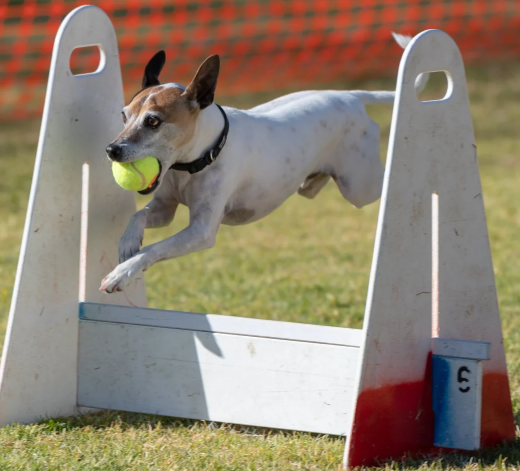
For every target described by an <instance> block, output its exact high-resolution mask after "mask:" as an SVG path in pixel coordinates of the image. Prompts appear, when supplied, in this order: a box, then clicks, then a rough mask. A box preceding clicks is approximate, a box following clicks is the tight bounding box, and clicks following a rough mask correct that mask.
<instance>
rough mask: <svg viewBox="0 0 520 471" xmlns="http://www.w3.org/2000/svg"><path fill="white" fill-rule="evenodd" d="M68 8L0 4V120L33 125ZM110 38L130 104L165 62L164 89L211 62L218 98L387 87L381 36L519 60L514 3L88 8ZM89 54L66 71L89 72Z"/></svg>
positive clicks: (303, 0) (387, 42)
mask: <svg viewBox="0 0 520 471" xmlns="http://www.w3.org/2000/svg"><path fill="white" fill-rule="evenodd" d="M82 3H83V2H79V1H77V0H0V119H6V118H7V119H13V118H24V117H30V116H35V115H38V114H39V113H40V112H41V109H42V106H43V99H44V94H45V87H46V82H47V77H48V71H49V64H50V58H51V52H52V46H53V42H54V36H55V34H56V32H57V30H58V27H59V25H60V22H61V21H62V19H63V18H64V17H65V16H66V15H67V13H69V12H70V11H71V10H72V9H74V8H75V7H77V6H79V5H81V4H82ZM92 3H93V4H95V5H98V6H100V7H101V8H103V10H104V11H105V12H107V14H108V15H109V16H110V18H111V19H112V21H113V23H114V26H115V28H116V31H117V37H118V42H119V51H120V58H121V67H122V73H123V81H124V83H125V93H126V94H127V95H129V94H131V93H132V92H135V91H136V90H138V89H139V84H140V80H141V76H142V73H143V68H144V65H145V64H146V62H147V61H148V59H149V58H150V57H151V56H152V55H153V54H154V53H155V52H156V51H157V50H159V49H165V50H166V52H167V57H168V59H167V64H166V66H165V69H164V71H163V74H162V77H163V79H164V80H165V81H176V82H179V83H184V84H186V83H187V82H188V81H189V80H190V78H191V77H192V75H193V73H194V72H195V70H196V68H197V66H198V65H199V63H200V62H201V61H202V60H203V59H204V58H205V57H207V56H208V55H210V54H212V53H218V54H220V55H221V59H222V72H221V78H220V80H219V90H218V92H219V93H220V94H221V95H222V94H233V93H241V92H255V91H261V90H268V89H273V88H278V89H283V88H288V87H293V88H294V87H305V86H309V85H310V84H319V83H323V84H325V83H331V82H333V81H336V80H344V79H353V78H360V77H367V76H382V75H386V76H388V75H395V73H396V71H397V67H398V64H399V59H400V57H401V53H402V51H401V50H400V48H399V47H398V46H396V45H395V44H394V43H393V40H392V38H391V35H390V32H391V31H397V32H400V33H407V34H416V33H418V32H420V31H422V30H425V29H429V28H439V29H442V30H444V31H446V32H447V33H449V34H450V35H451V36H452V37H453V38H454V39H455V40H456V41H457V43H458V45H459V47H460V48H461V50H462V53H463V55H464V58H465V60H466V62H467V63H469V62H476V61H478V62H491V61H504V60H517V59H518V57H519V56H520V40H519V39H518V33H517V32H518V31H520V2H518V0H357V1H355V0H286V1H280V0H220V1H218V0H214V1H210V0H201V1H190V0H175V1H172V0H169V1H166V0H102V1H97V0H93V1H92ZM97 57H98V56H97V55H96V54H87V53H85V54H78V57H77V58H75V60H76V63H75V65H76V66H77V67H78V68H79V70H82V68H85V69H91V70H92V69H95V67H96V64H97V60H98V59H97Z"/></svg>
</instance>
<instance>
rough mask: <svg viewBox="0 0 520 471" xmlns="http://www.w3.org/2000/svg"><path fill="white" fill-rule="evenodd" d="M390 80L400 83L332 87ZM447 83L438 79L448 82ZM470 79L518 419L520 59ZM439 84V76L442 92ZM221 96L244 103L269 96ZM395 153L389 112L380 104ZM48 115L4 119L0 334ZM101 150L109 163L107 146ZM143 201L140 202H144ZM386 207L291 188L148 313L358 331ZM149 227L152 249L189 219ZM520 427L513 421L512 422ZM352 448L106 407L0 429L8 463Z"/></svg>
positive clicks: (185, 267) (164, 282)
mask: <svg viewBox="0 0 520 471" xmlns="http://www.w3.org/2000/svg"><path fill="white" fill-rule="evenodd" d="M336 86H337V87H338V88H353V87H354V86H355V87H356V88H357V87H360V88H368V89H377V88H387V89H388V88H393V87H394V82H392V81H371V82H365V83H356V84H336ZM439 86H440V85H439ZM468 86H469V90H470V100H471V104H472V113H473V118H474V126H475V133H476V139H477V144H478V155H479V162H480V168H481V174H482V184H483V188H484V200H485V204H486V209H487V217H488V223H489V231H490V238H491V247H492V251H493V260H494V267H495V273H496V281H497V289H498V294H499V301H500V307H501V313H502V323H503V328H504V336H505V345H506V351H507V355H508V365H509V373H510V381H511V389H512V394H513V401H514V408H515V414H517V415H518V413H519V411H520V368H519V365H520V325H519V324H520V290H519V289H518V287H519V286H520V270H519V269H518V264H517V263H516V262H517V254H518V249H519V248H520V209H519V205H518V199H517V198H519V196H520V133H519V129H520V128H519V123H520V67H518V66H507V67H506V66H503V67H492V68H475V69H470V70H469V71H468ZM435 89H436V84H435V83H434V84H433V91H435ZM274 96H275V95H274V94H263V95H255V96H253V97H252V96H247V97H234V98H229V99H222V100H220V103H222V104H225V105H234V106H239V107H247V106H251V105H254V104H255V103H259V102H262V101H265V100H267V99H270V98H272V97H274ZM370 113H371V115H372V116H373V117H374V119H375V120H376V121H377V122H379V123H380V125H381V130H382V134H383V138H382V142H383V143H384V145H383V149H382V155H383V156H384V155H385V152H386V147H385V145H386V141H387V138H388V131H389V127H390V116H391V107H388V106H383V107H373V108H371V109H370ZM38 128H39V123H36V122H31V123H27V122H16V123H6V124H5V125H4V123H2V124H1V125H0V175H2V179H0V221H1V223H0V339H2V338H3V336H4V332H5V326H6V322H7V314H8V310H9V303H10V298H11V293H12V288H13V283H14V276H15V271H16V264H17V259H18V252H19V247H20V239H21V235H22V230H23V223H24V218H25V211H26V207H27V199H28V195H29V188H30V182H31V175H32V169H33V162H34V156H35V150H36V143H37V138H38ZM100 158H103V153H102V150H100ZM145 201H146V200H145V199H144V198H143V199H139V201H138V204H139V205H140V206H142V205H143V204H144V203H145ZM377 212H378V204H377V203H376V204H373V205H371V206H369V207H367V208H364V209H362V210H355V209H354V208H352V207H351V206H350V205H349V204H348V203H346V202H345V201H344V200H343V199H342V198H341V197H340V195H339V192H338V190H337V188H336V187H335V186H334V185H331V184H329V185H328V186H327V187H326V188H325V189H324V191H323V192H322V193H321V194H320V195H319V196H318V197H317V198H316V199H315V200H313V201H308V200H306V199H304V198H301V197H298V196H294V197H292V198H291V199H290V200H289V201H287V202H286V203H285V204H284V205H283V206H282V207H281V208H280V209H278V210H277V211H276V212H275V213H274V214H272V215H270V216H269V217H267V218H265V219H264V220H261V221H259V222H257V223H254V224H251V225H249V226H244V227H225V226H224V227H222V228H221V230H220V232H219V235H218V238H217V245H216V247H215V248H213V249H212V250H208V251H204V252H200V253H196V254H192V255H189V256H186V257H183V258H180V259H177V260H172V261H168V262H163V263H161V264H158V265H156V266H154V267H153V268H152V269H150V270H149V271H148V272H147V287H148V297H149V304H150V306H151V307H156V308H162V309H182V310H187V311H195V312H211V313H219V314H228V315H233V316H248V317H256V318H266V319H277V320H285V321H296V322H305V323H315V324H325V325H333V326H348V327H361V323H362V318H363V311H364V303H365V297H366V291H367V285H368V273H369V267H370V260H371V256H372V247H373V239H374V231H375V224H376V218H377ZM187 216H188V214H187V211H186V210H185V208H182V209H181V210H180V211H179V212H178V216H177V217H176V220H175V222H174V223H173V225H172V227H169V228H165V229H161V230H156V231H150V232H147V234H146V238H145V243H150V242H153V241H156V240H159V239H162V238H164V237H165V236H167V235H169V234H171V233H173V232H176V231H177V230H179V229H181V228H182V227H184V226H185V225H186V223H187ZM517 423H518V422H517ZM343 446H344V442H343V440H342V439H340V438H338V437H328V436H316V435H311V434H302V433H285V432H276V431H265V430H257V429H253V428H241V427H231V426H227V425H221V424H213V423H202V422H196V421H178V420H175V419H168V418H164V417H160V418H159V417H152V416H145V415H139V414H127V413H116V412H103V413H100V414H95V415H90V416H85V417H82V418H79V419H55V420H47V421H45V422H42V423H40V424H37V425H31V426H11V427H5V428H3V429H0V470H2V471H3V470H64V469H67V470H91V469H103V470H169V469H172V470H173V469H175V470H196V469H208V470H267V469H273V470H298V469H305V470H325V469H338V468H339V465H340V462H341V457H342V453H343ZM386 467H387V468H392V469H397V468H399V469H405V468H406V469H408V468H410V469H412V468H413V469H416V468H419V469H441V468H443V469H459V468H465V469H482V468H489V469H503V468H505V467H514V468H518V467H520V441H519V440H517V442H515V443H513V444H510V445H507V446H505V447H502V448H499V449H496V450H491V451H488V452H485V453H475V454H468V455H452V456H449V457H447V458H444V459H442V460H441V459H435V458H432V459H428V460H426V461H424V460H418V461H412V460H408V461H403V462H393V463H392V462H390V463H387V464H386Z"/></svg>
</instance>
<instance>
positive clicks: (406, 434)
mask: <svg viewBox="0 0 520 471" xmlns="http://www.w3.org/2000/svg"><path fill="white" fill-rule="evenodd" d="M431 371H432V370H431V354H430V355H429V356H428V360H427V366H426V372H425V375H424V378H425V379H423V380H422V381H416V382H409V383H401V384H394V385H391V386H384V387H381V388H377V389H368V390H365V391H362V392H361V394H360V395H359V397H358V400H357V405H356V410H355V415H354V425H353V427H352V437H351V439H350V452H349V457H348V466H349V467H354V466H372V465H375V464H377V463H378V462H379V461H381V460H385V459H389V458H393V459H399V458H401V457H404V456H406V455H414V454H418V453H419V452H424V450H431V449H432V448H433V447H432V444H433V410H432V380H431V377H432V373H431Z"/></svg>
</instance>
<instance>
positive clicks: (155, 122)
mask: <svg viewBox="0 0 520 471" xmlns="http://www.w3.org/2000/svg"><path fill="white" fill-rule="evenodd" d="M159 124H161V120H160V119H159V118H157V116H148V118H146V125H147V126H148V127H149V128H152V129H153V128H156V127H157V126H159Z"/></svg>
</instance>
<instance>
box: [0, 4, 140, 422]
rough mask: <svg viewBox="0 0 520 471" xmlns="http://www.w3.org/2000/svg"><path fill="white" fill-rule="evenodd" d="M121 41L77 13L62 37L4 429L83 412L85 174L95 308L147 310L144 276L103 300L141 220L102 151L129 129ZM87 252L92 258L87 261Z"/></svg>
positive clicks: (99, 16)
mask: <svg viewBox="0 0 520 471" xmlns="http://www.w3.org/2000/svg"><path fill="white" fill-rule="evenodd" d="M91 44H99V45H100V47H101V50H102V54H101V59H102V66H100V70H97V71H96V72H93V73H90V74H84V75H72V74H71V73H70V55H71V53H72V51H73V50H74V48H76V47H79V46H86V45H91ZM123 105H124V99H123V88H122V84H121V69H120V65H119V55H118V52H117V39H116V35H115V32H114V29H113V27H112V24H111V22H110V19H109V18H108V17H107V15H106V14H105V13H103V11H102V10H100V9H99V8H97V7H94V6H91V5H88V6H82V7H80V8H77V9H75V10H74V11H73V12H71V13H70V14H69V15H67V17H66V18H65V20H64V21H63V23H62V24H61V26H60V29H59V31H58V33H57V35H56V41H55V43H54V49H53V53H52V60H51V66H50V72H49V84H48V87H47V95H46V98H45V107H44V112H43V117H42V127H41V131H40V139H39V141H38V150H37V154H36V162H35V166H34V174H33V180H32V186H31V194H30V197H29V204H28V209H27V217H26V222H25V228H24V235H23V239H22V244H21V248H20V257H19V261H18V270H17V273H16V281H15V286H14V290H13V299H12V302H11V310H10V314H9V322H8V326H7V332H6V338H5V342H4V350H3V354H2V363H1V365H0V426H2V425H5V424H9V423H12V422H18V423H25V422H32V421H36V420H40V419H41V418H42V417H60V416H66V415H73V414H75V413H77V408H76V397H77V389H76V388H77V368H76V366H77V365H76V363H77V358H76V356H77V352H78V316H77V312H78V307H77V306H78V292H79V285H78V280H79V271H80V263H79V262H80V233H81V231H80V228H81V220H82V219H83V221H85V219H86V218H85V214H83V217H82V215H81V197H82V168H83V165H84V164H85V163H88V165H89V169H90V184H89V188H88V190H89V191H88V192H89V198H88V200H89V201H88V203H89V214H88V216H89V217H88V228H86V227H85V226H84V231H83V234H85V233H87V231H88V242H87V249H86V250H85V251H84V255H86V258H87V260H86V265H87V271H86V273H84V275H85V276H84V277H83V278H82V281H83V285H82V288H83V289H82V296H84V297H85V299H86V300H88V301H98V302H99V301H101V300H105V301H104V302H107V303H115V304H134V305H135V304H137V305H139V306H141V305H146V295H145V289H144V277H143V275H142V274H139V275H138V276H137V277H136V279H135V281H132V282H131V284H130V286H129V287H128V288H127V290H126V291H125V292H124V293H114V295H111V296H110V297H108V296H106V295H104V293H101V292H99V290H98V288H99V284H100V281H101V279H102V278H103V277H104V276H105V275H107V273H109V272H110V271H111V268H113V267H115V266H116V265H117V263H118V256H117V243H118V239H119V237H120V236H121V234H122V233H123V231H124V229H125V227H126V224H127V223H128V219H129V218H130V216H131V215H132V214H133V213H134V212H135V196H134V194H133V193H132V192H130V191H125V190H123V189H122V188H119V187H118V185H117V184H116V183H115V182H114V179H113V177H112V175H111V171H110V165H109V163H108V161H107V159H105V158H103V149H104V148H105V147H106V145H107V144H108V143H109V142H111V141H112V139H114V137H115V136H117V134H118V133H119V132H120V131H121V129H122V128H123V123H122V122H121V109H122V107H123ZM87 254H88V255H87Z"/></svg>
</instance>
